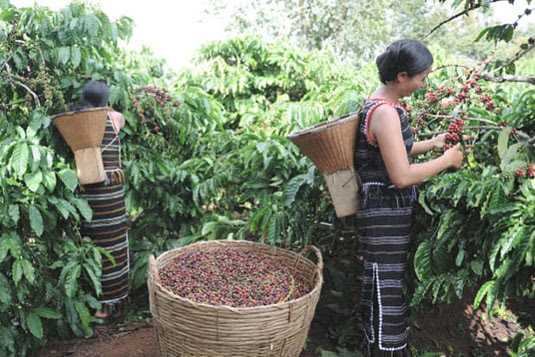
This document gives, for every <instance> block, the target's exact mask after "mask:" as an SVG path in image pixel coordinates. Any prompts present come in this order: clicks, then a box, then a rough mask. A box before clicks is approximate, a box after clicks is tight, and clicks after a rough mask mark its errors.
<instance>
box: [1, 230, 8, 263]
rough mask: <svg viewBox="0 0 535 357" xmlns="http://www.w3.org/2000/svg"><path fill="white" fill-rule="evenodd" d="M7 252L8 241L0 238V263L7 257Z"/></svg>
mask: <svg viewBox="0 0 535 357" xmlns="http://www.w3.org/2000/svg"><path fill="white" fill-rule="evenodd" d="M8 252H9V241H8V240H7V238H6V239H4V236H2V237H0V263H2V262H3V261H4V259H6V257H7V253H8Z"/></svg>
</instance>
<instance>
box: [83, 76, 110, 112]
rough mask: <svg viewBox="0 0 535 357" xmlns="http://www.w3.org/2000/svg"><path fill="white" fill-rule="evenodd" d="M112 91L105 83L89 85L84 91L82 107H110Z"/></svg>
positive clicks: (93, 82)
mask: <svg viewBox="0 0 535 357" xmlns="http://www.w3.org/2000/svg"><path fill="white" fill-rule="evenodd" d="M109 97H110V91H109V90H108V86H107V85H106V83H104V82H100V81H91V82H89V83H87V84H86V85H85V87H84V90H83V91H82V107H83V108H94V107H105V106H107V105H108V98H109Z"/></svg>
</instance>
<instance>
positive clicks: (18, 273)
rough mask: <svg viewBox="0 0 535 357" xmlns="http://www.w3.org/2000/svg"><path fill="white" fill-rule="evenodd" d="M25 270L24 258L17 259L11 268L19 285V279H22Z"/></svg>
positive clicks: (14, 279) (16, 283)
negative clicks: (23, 266)
mask: <svg viewBox="0 0 535 357" xmlns="http://www.w3.org/2000/svg"><path fill="white" fill-rule="evenodd" d="M23 272H24V271H23V268H22V259H17V260H15V262H14V263H13V267H12V268H11V274H12V276H13V281H14V282H15V285H18V283H19V281H21V279H22V274H23Z"/></svg>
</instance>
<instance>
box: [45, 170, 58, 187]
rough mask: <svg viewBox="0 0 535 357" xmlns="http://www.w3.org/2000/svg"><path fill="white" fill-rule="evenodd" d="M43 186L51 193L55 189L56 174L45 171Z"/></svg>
mask: <svg viewBox="0 0 535 357" xmlns="http://www.w3.org/2000/svg"><path fill="white" fill-rule="evenodd" d="M43 185H44V186H45V188H46V189H47V190H48V191H49V192H53V191H54V189H55V188H56V173H55V172H54V171H47V172H45V173H44V174H43Z"/></svg>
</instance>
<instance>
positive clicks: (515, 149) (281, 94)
mask: <svg viewBox="0 0 535 357" xmlns="http://www.w3.org/2000/svg"><path fill="white" fill-rule="evenodd" d="M131 33H132V22H131V20H129V19H127V18H119V19H118V20H116V21H113V22H112V21H110V19H109V18H108V17H107V16H106V14H104V13H103V12H102V11H101V10H100V9H99V8H98V7H94V6H92V5H87V4H85V3H83V2H79V1H74V2H73V3H71V4H70V5H69V6H67V7H65V8H64V9H61V10H59V11H52V10H50V9H48V8H45V7H39V6H34V7H29V8H15V7H13V6H12V5H11V4H10V3H9V1H7V0H0V49H1V51H0V89H1V90H0V192H1V194H0V222H1V226H0V312H2V314H1V316H0V321H1V324H0V355H7V356H14V355H16V356H24V355H28V354H30V353H31V351H33V350H35V349H36V348H38V347H39V346H42V345H44V344H45V343H47V342H48V341H49V340H50V339H52V338H57V337H58V336H59V337H60V338H69V337H72V336H73V335H74V336H80V337H82V336H85V337H89V336H91V334H92V328H91V323H92V322H94V321H95V319H94V318H93V311H94V310H96V309H99V308H100V306H99V303H98V298H99V294H100V292H101V286H100V270H101V260H102V255H103V254H106V252H105V251H103V250H100V249H98V248H96V247H95V246H94V245H93V244H92V242H91V240H90V239H88V238H87V237H83V236H81V234H80V225H81V222H82V220H90V219H91V217H92V212H91V209H90V208H89V206H88V204H87V202H86V201H85V200H84V199H83V198H82V197H81V195H80V192H81V190H82V188H81V187H80V186H79V183H78V180H77V176H76V171H75V167H74V162H73V161H74V160H73V155H72V153H71V151H70V149H69V148H68V147H67V145H66V144H65V143H64V141H63V139H62V138H61V137H60V135H59V133H58V132H57V130H56V129H55V128H54V125H53V123H52V119H51V117H52V116H53V115H55V114H59V113H61V112H63V111H65V110H66V108H67V106H68V105H75V104H76V103H77V102H78V99H79V97H80V92H81V89H82V87H83V85H84V84H85V83H86V82H87V81H88V80H90V79H96V80H103V81H105V82H106V83H107V85H108V87H109V88H110V104H111V105H112V106H113V107H114V108H116V109H117V110H119V111H121V112H122V113H123V115H124V116H125V119H126V126H125V128H124V130H122V131H121V134H120V138H121V143H122V163H123V166H124V168H125V172H126V177H127V183H126V205H127V211H128V224H129V236H130V251H131V258H132V259H131V279H132V282H131V293H132V294H140V295H142V294H144V293H145V276H146V265H147V260H148V257H149V256H150V255H151V254H156V255H159V254H160V253H162V252H164V251H167V250H169V249H171V248H174V247H178V246H184V245H187V244H189V243H192V242H195V241H197V240H210V239H248V240H254V241H259V242H264V243H267V244H271V245H276V246H280V247H284V248H287V249H295V250H300V249H301V248H302V247H303V246H305V245H307V244H316V245H317V246H318V247H320V248H321V249H324V250H327V249H329V246H330V244H332V243H325V241H324V239H323V237H325V236H337V235H338V234H339V232H340V231H345V232H347V231H352V230H353V224H354V222H353V219H352V218H344V219H337V218H336V217H335V216H334V210H333V207H332V205H331V203H330V199H329V197H328V194H327V193H326V192H327V190H326V187H325V184H324V179H323V178H322V175H321V173H320V172H319V171H318V170H317V169H316V168H315V167H314V165H313V164H312V163H311V162H310V160H308V159H307V158H306V157H304V156H303V155H302V154H301V153H300V152H299V150H298V149H297V147H295V146H294V145H293V144H291V142H290V141H289V140H288V139H287V138H286V136H287V135H288V134H289V133H291V132H292V131H294V130H296V129H301V128H304V127H306V126H309V125H312V124H316V123H319V122H321V121H324V120H327V119H330V118H335V117H338V116H341V115H344V114H347V113H351V112H355V111H356V110H358V107H359V105H360V104H361V103H362V101H363V100H364V98H365V97H366V96H367V95H368V94H369V93H370V92H371V90H372V89H373V88H374V87H375V86H376V85H377V84H378V80H377V75H376V72H375V66H374V64H373V63H370V64H367V65H364V66H362V67H361V68H358V69H356V68H355V67H354V66H352V65H350V64H347V63H344V62H343V61H342V60H340V59H339V58H338V57H337V56H336V55H334V54H333V53H332V52H330V51H328V50H321V51H304V50H302V49H299V48H296V47H294V46H292V45H291V44H290V43H288V42H286V41H278V42H272V43H268V42H265V41H263V40H262V39H261V38H259V37H256V36H248V37H243V38H233V39H230V40H228V41H220V42H219V41H218V42H214V43H211V44H207V45H206V46H204V47H203V48H202V49H201V50H200V52H199V56H198V58H197V66H195V67H194V68H192V69H187V70H183V71H182V72H180V73H172V72H166V71H164V70H163V68H164V67H163V62H162V60H159V59H155V58H154V57H153V56H152V55H151V54H150V52H149V51H147V50H141V51H138V52H130V51H126V50H124V49H122V48H121V47H120V46H119V41H120V40H127V39H128V38H129V36H130V35H131ZM528 48H530V47H529V44H528ZM433 52H434V53H435V54H436V62H437V65H436V68H437V69H436V70H435V71H434V72H433V74H432V75H431V76H430V85H429V88H428V89H426V90H424V91H422V92H419V93H417V94H416V95H415V96H414V97H413V98H412V99H410V100H408V101H407V103H406V104H407V108H409V109H410V110H411V114H412V117H413V118H414V123H413V126H414V128H415V129H417V130H416V134H417V136H418V137H419V138H425V137H427V136H430V135H435V134H437V133H441V132H448V131H449V135H450V136H449V138H448V144H455V143H457V142H460V143H461V144H462V146H463V149H464V150H467V160H466V163H465V165H464V167H463V168H462V169H461V170H459V171H457V172H449V173H445V174H443V175H439V176H437V177H435V178H433V179H432V180H429V181H428V182H427V183H426V184H425V185H422V187H421V189H422V191H421V194H420V199H419V203H420V205H419V210H420V212H419V215H418V217H419V219H420V221H419V222H420V224H418V225H417V226H416V230H417V232H416V233H417V235H416V238H415V241H414V242H415V247H414V249H413V251H412V252H411V259H412V260H411V261H412V263H413V265H414V268H415V269H414V271H415V277H414V279H412V281H414V282H415V283H414V286H413V288H414V289H415V292H414V297H413V300H412V303H413V305H414V306H418V305H419V304H420V303H421V302H422V300H423V299H431V300H432V301H434V302H439V301H449V300H451V299H452V298H453V297H454V296H457V297H462V296H463V294H464V293H465V292H466V290H467V289H466V288H470V289H477V291H478V293H477V295H476V299H475V301H474V304H475V305H476V306H478V305H480V304H481V302H482V301H485V302H486V303H487V305H488V306H491V307H492V306H493V304H494V301H499V302H501V303H503V302H505V301H506V299H508V298H517V297H531V298H533V296H534V295H535V291H534V289H533V280H532V279H533V273H534V272H533V266H534V265H533V264H534V262H533V259H534V255H535V235H534V233H533V232H535V227H534V225H535V222H534V221H533V217H535V212H534V210H535V179H534V178H533V175H534V164H535V152H534V146H533V144H534V143H535V140H533V137H534V136H535V126H534V124H533V123H535V117H534V116H535V101H534V98H535V90H534V89H533V88H531V87H530V85H529V84H527V85H528V86H527V87H522V86H518V85H513V84H505V83H494V82H492V81H489V80H488V76H487V74H488V72H489V71H493V70H494V69H496V68H498V69H500V68H501V67H500V65H497V64H496V62H493V61H492V59H490V60H487V59H482V60H481V61H480V63H477V61H476V62H475V63H472V62H470V61H465V62H466V63H457V60H458V59H457V58H455V57H453V56H451V55H448V54H446V52H445V51H444V50H443V49H440V48H438V47H437V48H435V49H433ZM447 63H456V65H455V66H448V65H446V64H447ZM515 68H516V69H518V70H527V71H528V72H529V71H531V72H533V64H532V63H530V62H529V60H523V59H521V60H519V61H517V62H516V64H515ZM504 70H505V69H504ZM507 70H508V71H512V70H513V69H512V68H510V66H509V67H508V69H507ZM439 154H440V153H439V152H432V153H430V154H429V157H432V156H434V155H439ZM426 159H427V158H426ZM423 220H425V224H423V223H422V221H423ZM325 227H329V228H325ZM326 229H327V230H328V232H327V233H326V232H325V230H326ZM345 235H346V236H347V234H345ZM327 271H329V276H333V277H334V276H336V277H337V279H336V281H338V283H336V284H334V285H337V286H339V287H340V289H342V290H343V289H344V288H345V289H347V284H344V283H339V282H340V281H342V282H343V281H345V280H343V279H342V278H343V273H341V272H338V273H337V272H336V270H335V269H334V268H329V267H328V268H327ZM344 285H345V287H344ZM344 291H345V290H344ZM347 294H350V292H347ZM332 331H337V328H333V329H332ZM344 341H347V339H346V340H344ZM515 341H517V342H518V344H515V346H516V347H517V349H516V351H518V353H524V352H525V351H529V349H530V348H531V349H532V348H533V346H532V345H531V347H530V343H531V344H532V343H533V342H532V336H531V335H522V336H520V337H518V338H517V339H515ZM530 341H531V342H530ZM344 343H345V342H344ZM515 343H516V342H515Z"/></svg>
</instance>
